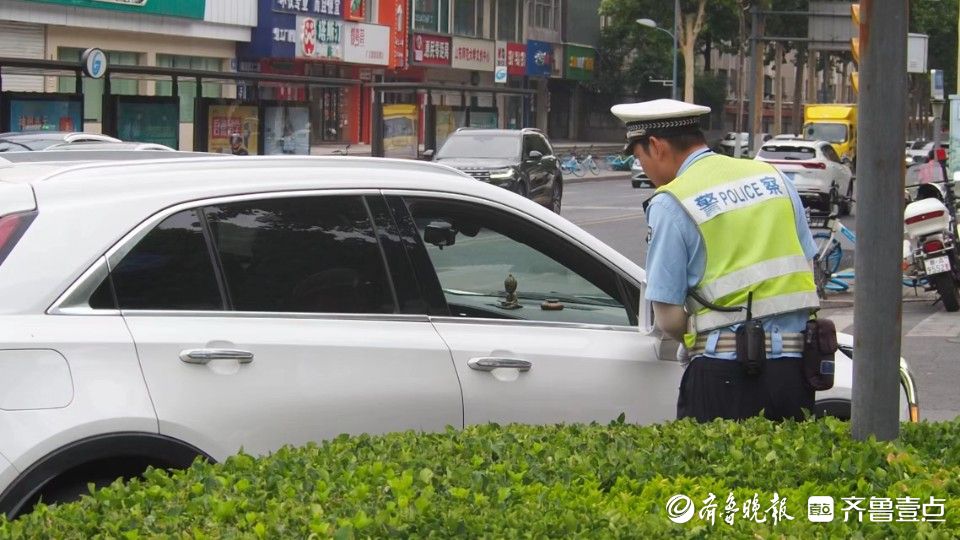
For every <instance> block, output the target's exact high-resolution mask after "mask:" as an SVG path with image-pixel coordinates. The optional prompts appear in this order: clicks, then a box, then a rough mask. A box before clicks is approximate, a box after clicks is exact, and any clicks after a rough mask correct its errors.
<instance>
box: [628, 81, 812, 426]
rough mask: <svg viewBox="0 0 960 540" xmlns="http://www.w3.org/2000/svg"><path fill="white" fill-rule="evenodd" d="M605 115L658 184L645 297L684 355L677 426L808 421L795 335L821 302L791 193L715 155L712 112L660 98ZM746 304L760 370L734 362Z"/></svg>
mask: <svg viewBox="0 0 960 540" xmlns="http://www.w3.org/2000/svg"><path fill="white" fill-rule="evenodd" d="M611 112H612V113H613V114H614V115H616V116H617V117H619V118H620V119H621V120H623V121H624V122H625V123H626V125H627V147H626V150H627V152H628V153H632V154H633V155H634V156H635V157H636V158H637V159H639V160H640V164H641V165H642V166H643V170H644V171H645V172H646V174H647V176H648V177H649V178H650V180H651V181H652V182H653V184H654V185H655V186H656V188H657V189H656V192H655V194H654V196H653V197H652V198H651V199H650V200H649V201H647V202H646V203H645V204H644V207H645V210H646V214H647V223H648V225H649V227H650V229H649V236H648V243H649V247H648V252H647V289H646V298H647V300H649V301H651V302H652V304H653V310H654V317H655V320H656V324H657V327H658V328H659V329H660V330H661V331H662V332H664V333H665V334H667V335H669V336H671V337H673V338H675V339H677V340H678V341H680V342H681V343H682V344H683V346H684V347H685V349H686V357H687V358H688V359H689V364H688V365H687V367H686V369H685V371H684V374H683V378H682V381H681V383H680V392H679V397H678V399H677V416H678V418H686V417H693V418H696V419H697V420H698V421H700V422H705V421H709V420H712V419H714V418H727V419H743V418H747V417H751V416H756V415H758V414H760V412H761V411H763V412H764V414H765V416H766V417H767V418H770V419H774V420H780V419H784V418H795V419H802V418H804V413H803V409H807V410H808V411H811V412H812V410H813V405H814V391H813V390H812V389H811V388H810V387H809V386H808V385H807V384H806V383H805V381H804V378H803V371H802V370H803V368H802V364H801V356H802V351H803V338H802V334H801V333H800V332H802V331H803V330H804V328H805V325H806V323H807V320H808V319H809V318H810V317H811V315H812V314H813V313H815V312H816V310H817V309H818V307H819V301H818V298H817V295H816V287H815V285H814V280H813V273H812V270H811V266H810V263H809V260H810V259H812V258H813V256H814V254H815V253H816V244H814V242H813V238H812V236H811V234H810V229H809V227H808V226H807V222H806V219H805V216H804V212H803V207H802V204H801V202H800V197H799V195H798V194H797V192H796V189H795V188H794V186H793V185H792V184H791V183H790V182H788V181H786V180H785V179H784V177H783V176H782V175H781V174H780V173H779V172H778V171H777V170H776V169H774V168H773V167H772V166H771V165H769V164H767V163H763V162H760V161H753V160H746V159H736V158H732V157H727V156H722V155H719V154H715V153H713V152H711V151H710V150H709V149H708V148H707V145H706V140H705V138H704V135H703V133H702V132H701V131H700V118H701V116H703V115H704V114H707V113H709V112H710V109H709V108H708V107H703V106H699V105H693V104H689V103H683V102H680V101H675V100H669V99H659V100H655V101H648V102H643V103H630V104H622V105H616V106H614V107H613V108H612V109H611ZM747 304H750V306H749V307H750V308H751V310H750V311H752V316H753V318H754V319H756V320H758V321H759V322H754V326H755V327H759V326H760V324H761V323H762V328H763V332H762V333H760V335H761V337H760V338H759V339H760V340H761V342H762V343H763V344H764V345H763V349H765V357H766V358H765V361H764V362H763V363H762V365H761V367H762V371H760V372H759V373H758V372H757V371H756V369H747V367H751V366H748V365H747V364H745V363H744V359H743V358H738V355H737V340H738V338H737V330H738V327H740V326H741V325H742V324H744V323H745V321H746V316H747V315H746V313H745V309H744V308H746V307H747ZM738 308H739V309H738ZM745 328H746V327H745ZM741 350H742V349H741ZM755 350H756V349H755ZM742 356H748V355H742ZM738 360H739V361H738Z"/></svg>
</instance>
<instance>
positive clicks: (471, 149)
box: [437, 133, 520, 160]
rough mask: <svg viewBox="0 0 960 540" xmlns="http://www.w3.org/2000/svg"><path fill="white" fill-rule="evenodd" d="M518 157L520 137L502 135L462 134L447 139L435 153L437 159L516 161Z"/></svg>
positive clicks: (512, 134) (517, 135)
mask: <svg viewBox="0 0 960 540" xmlns="http://www.w3.org/2000/svg"><path fill="white" fill-rule="evenodd" d="M519 157H520V135H519V134H514V133H511V134H504V135H489V134H479V133H471V134H462V135H455V136H453V137H450V138H449V139H447V142H446V143H444V145H443V148H441V149H440V151H439V152H438V153H437V159H438V160H441V159H454V158H476V159H484V158H488V159H489V158H492V159H518V158H519Z"/></svg>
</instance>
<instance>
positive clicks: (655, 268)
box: [645, 149, 817, 360]
mask: <svg viewBox="0 0 960 540" xmlns="http://www.w3.org/2000/svg"><path fill="white" fill-rule="evenodd" d="M709 155H713V152H711V151H710V150H709V149H703V150H701V151H698V152H694V153H693V154H691V155H690V156H688V157H687V159H686V160H684V162H683V164H682V165H681V166H680V170H679V172H677V176H680V175H681V174H683V172H684V171H685V170H687V168H689V167H690V165H692V164H693V163H695V162H696V161H697V160H699V159H702V158H704V157H706V156H709ZM784 184H785V185H786V186H787V191H789V193H790V199H791V200H792V201H793V213H794V221H795V222H796V226H797V234H798V235H799V237H800V245H801V246H802V247H803V253H804V255H806V257H807V259H813V256H814V255H815V254H816V252H817V245H816V244H815V243H814V241H813V235H812V234H811V233H810V227H809V226H808V225H807V219H806V216H805V214H804V211H803V204H802V202H801V201H800V195H799V194H798V193H797V190H796V188H795V187H794V185H793V183H792V182H789V181H787V182H784ZM647 224H648V225H649V227H650V236H649V247H648V249H647V268H646V270H647V291H646V294H645V296H646V299H647V300H649V301H651V302H662V303H664V304H674V305H682V304H683V303H684V302H685V301H686V299H687V291H688V290H690V289H693V288H694V287H696V286H697V284H698V283H700V280H701V279H702V278H703V274H704V271H705V270H706V265H707V258H706V247H705V246H704V244H703V239H702V238H701V237H700V231H698V230H697V226H696V224H695V223H694V222H693V219H691V218H690V216H689V215H688V214H687V212H686V211H685V210H684V209H683V206H681V205H680V202H679V201H677V200H676V199H675V198H673V197H670V196H656V197H654V198H653V199H651V200H650V203H649V205H648V206H647ZM809 315H810V310H809V309H802V310H798V311H794V312H790V313H783V314H780V315H774V316H771V317H763V318H761V320H762V321H763V327H764V330H765V331H766V332H767V335H768V336H771V338H772V344H773V351H772V353H771V356H772V357H793V358H799V357H800V356H801V354H800V353H782V352H780V353H778V344H779V339H777V335H778V334H780V333H798V332H801V331H803V330H804V329H805V328H806V324H807V320H808V319H809ZM738 326H740V325H739V324H737V325H733V326H730V327H727V328H723V329H719V330H714V331H713V332H711V333H710V335H711V336H719V335H720V334H721V333H726V332H731V333H732V332H734V331H736V328H737V327H738ZM708 341H711V342H714V343H715V341H713V340H708ZM704 356H707V357H710V358H720V359H725V360H734V359H736V355H735V354H734V353H716V352H711V350H710V347H709V346H708V347H707V352H706V354H704Z"/></svg>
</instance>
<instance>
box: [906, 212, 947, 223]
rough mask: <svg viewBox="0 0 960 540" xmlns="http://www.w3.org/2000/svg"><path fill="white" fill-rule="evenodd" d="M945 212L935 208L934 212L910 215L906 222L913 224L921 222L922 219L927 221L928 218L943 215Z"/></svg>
mask: <svg viewBox="0 0 960 540" xmlns="http://www.w3.org/2000/svg"><path fill="white" fill-rule="evenodd" d="M943 214H944V212H943V210H934V211H933V212H927V213H926V214H918V215H916V216H913V217H908V218H907V219H906V221H904V223H906V224H907V225H913V224H914V223H920V222H921V221H926V220H928V219H933V218H938V217H942V216H943Z"/></svg>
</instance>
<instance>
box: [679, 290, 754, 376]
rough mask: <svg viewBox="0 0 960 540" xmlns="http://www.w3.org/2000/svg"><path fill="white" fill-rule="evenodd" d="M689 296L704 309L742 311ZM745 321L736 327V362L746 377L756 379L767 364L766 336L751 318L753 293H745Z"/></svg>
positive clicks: (695, 295)
mask: <svg viewBox="0 0 960 540" xmlns="http://www.w3.org/2000/svg"><path fill="white" fill-rule="evenodd" d="M690 296H691V297H692V298H693V299H694V300H696V301H697V302H699V303H700V304H701V305H703V306H704V307H707V308H710V309H712V310H714V311H723V312H727V313H733V312H737V311H742V310H743V309H744V308H743V307H724V306H718V305H716V304H713V303H711V302H708V301H706V300H705V299H704V298H703V297H701V296H700V295H699V294H697V293H696V292H691V293H690ZM746 310H747V320H746V321H744V323H743V324H741V325H740V326H739V327H737V332H736V340H737V360H739V361H740V365H741V366H743V369H744V371H746V373H747V375H750V376H752V377H756V376H758V375H760V374H761V373H763V366H764V364H766V363H767V335H766V332H765V331H764V330H763V321H761V320H760V319H754V318H753V291H751V292H748V293H747V307H746Z"/></svg>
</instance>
